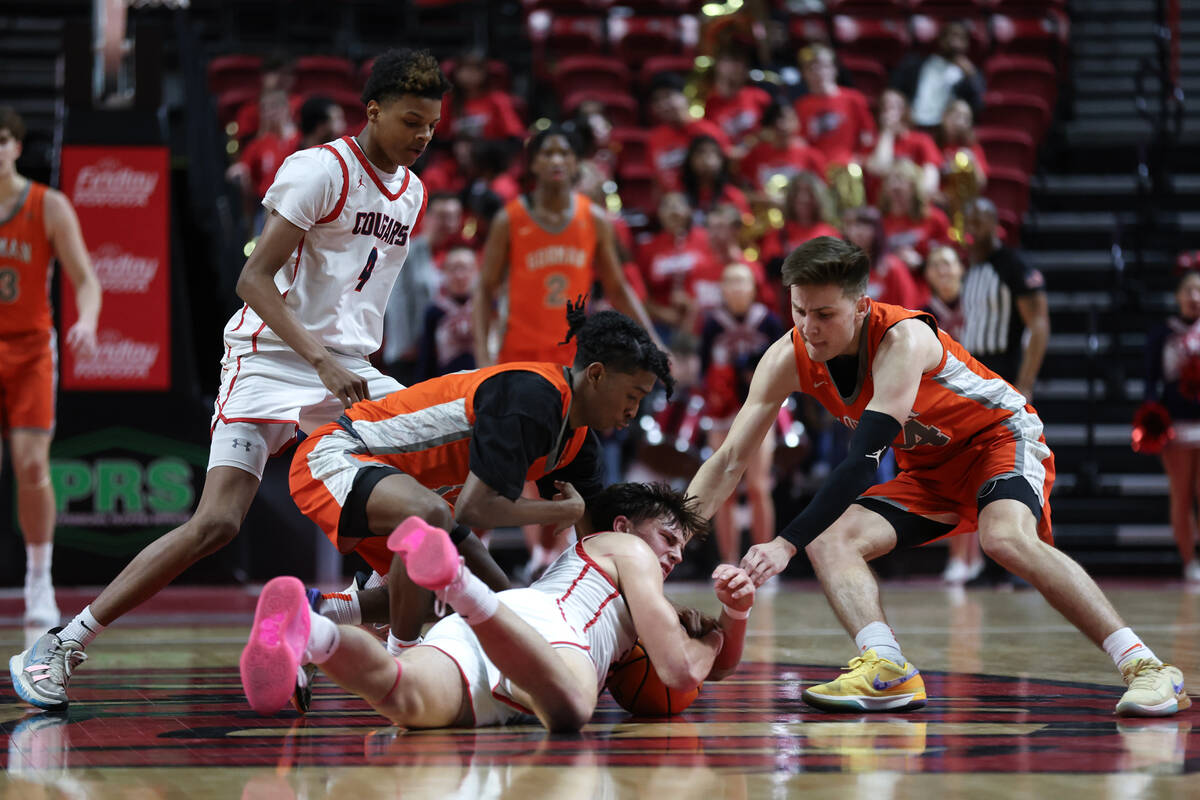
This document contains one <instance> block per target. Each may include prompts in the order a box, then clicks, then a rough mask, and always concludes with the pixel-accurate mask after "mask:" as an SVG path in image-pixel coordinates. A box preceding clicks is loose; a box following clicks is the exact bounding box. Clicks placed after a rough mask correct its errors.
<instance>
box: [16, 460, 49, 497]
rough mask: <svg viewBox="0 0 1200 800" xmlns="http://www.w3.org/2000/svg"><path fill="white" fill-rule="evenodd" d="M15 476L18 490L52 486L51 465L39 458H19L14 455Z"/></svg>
mask: <svg viewBox="0 0 1200 800" xmlns="http://www.w3.org/2000/svg"><path fill="white" fill-rule="evenodd" d="M13 476H14V477H15V478H16V480H17V488H18V489H37V488H39V487H41V486H49V485H50V464H49V462H48V461H47V460H46V459H44V458H40V457H37V456H18V455H17V454H16V453H13Z"/></svg>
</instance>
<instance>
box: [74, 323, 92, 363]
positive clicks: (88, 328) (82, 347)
mask: <svg viewBox="0 0 1200 800" xmlns="http://www.w3.org/2000/svg"><path fill="white" fill-rule="evenodd" d="M67 346H68V347H70V348H71V350H72V351H73V352H74V353H75V355H76V356H79V357H82V358H91V357H92V356H93V355H95V354H96V326H95V325H87V324H85V323H84V322H83V321H82V320H80V321H79V322H76V323H75V324H74V325H72V326H71V329H70V330H69V331H67Z"/></svg>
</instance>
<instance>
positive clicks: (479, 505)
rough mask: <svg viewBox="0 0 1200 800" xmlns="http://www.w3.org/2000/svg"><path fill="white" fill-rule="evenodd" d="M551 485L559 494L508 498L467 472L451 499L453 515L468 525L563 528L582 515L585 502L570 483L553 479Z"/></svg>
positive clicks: (480, 526) (472, 473)
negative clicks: (455, 496) (461, 485)
mask: <svg viewBox="0 0 1200 800" xmlns="http://www.w3.org/2000/svg"><path fill="white" fill-rule="evenodd" d="M554 485H555V486H556V487H557V488H558V494H556V495H555V496H554V498H553V499H551V500H542V499H541V498H537V499H534V498H529V497H518V498H517V499H516V500H509V499H508V498H507V497H505V496H504V495H502V494H500V493H499V492H497V491H496V490H495V489H493V488H492V487H490V486H488V485H487V484H486V483H484V482H483V481H482V480H481V479H480V478H479V476H478V475H476V474H475V473H474V472H470V473H468V474H467V480H466V482H464V483H463V488H462V491H461V492H460V493H459V495H458V499H457V500H456V501H455V502H454V518H455V520H456V521H457V522H458V524H460V525H466V526H467V527H468V528H495V527H497V526H517V525H554V526H555V527H556V529H557V530H564V529H566V528H569V527H570V526H571V525H574V524H575V522H576V520H578V519H579V518H580V517H581V516H582V515H583V511H584V502H583V498H582V497H581V496H580V494H579V492H577V491H575V487H574V486H572V485H571V484H569V483H567V482H565V481H555V482H554Z"/></svg>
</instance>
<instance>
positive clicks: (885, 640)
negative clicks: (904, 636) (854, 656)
mask: <svg viewBox="0 0 1200 800" xmlns="http://www.w3.org/2000/svg"><path fill="white" fill-rule="evenodd" d="M854 643H855V644H856V645H858V652H860V653H865V652H866V651H868V650H874V651H875V655H877V656H879V657H880V658H886V659H887V660H888V661H891V662H893V663H894V664H896V665H897V666H901V667H903V666H904V663H905V662H904V654H903V653H901V652H900V643H899V642H897V641H896V634H895V633H893V632H892V629H891V628H890V627H888V624H887V623H886V622H872V623H871V624H870V625H867V626H866V627H865V628H863V629H862V630H861V631H859V632H858V633H856V634H854Z"/></svg>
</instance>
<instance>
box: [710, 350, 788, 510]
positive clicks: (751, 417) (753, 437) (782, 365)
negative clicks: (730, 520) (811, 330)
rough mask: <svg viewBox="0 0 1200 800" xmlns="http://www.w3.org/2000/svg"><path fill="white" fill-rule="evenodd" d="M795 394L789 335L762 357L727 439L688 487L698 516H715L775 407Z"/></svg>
mask: <svg viewBox="0 0 1200 800" xmlns="http://www.w3.org/2000/svg"><path fill="white" fill-rule="evenodd" d="M798 391H800V379H799V378H798V377H797V376H796V367H795V364H794V360H793V355H792V340H791V332H790V331H789V332H788V333H786V334H784V335H783V336H782V337H780V338H779V340H778V341H776V342H775V344H773V345H771V347H770V348H768V350H767V352H766V353H765V354H764V355H763V357H762V360H761V361H760V362H759V364H758V367H757V368H756V369H755V370H754V378H753V379H752V380H751V382H750V391H749V394H748V395H747V397H746V403H745V404H744V405H743V406H742V407H741V409H740V410H739V411H738V413H737V417H735V418H734V420H733V427H731V428H730V430H729V436H728V437H726V439H725V441H724V442H723V443H722V444H721V446H720V447H719V448H718V449H717V452H715V453H713V454H712V455H711V456H709V458H708V460H707V461H705V462H704V464H702V465H701V467H700V469H699V470H698V471H697V472H696V475H695V477H693V478H692V482H691V483H690V484H688V490H687V493H688V494H689V495H691V496H692V497H695V498H696V499H697V502H698V503H699V510H700V514H701V516H704V517H712V516H713V515H714V514H715V513H717V509H718V508H720V507H721V504H722V503H724V502H725V500H726V499H727V498H728V497H729V495H730V494H731V493H732V492H733V490H734V489H735V488H736V487H737V485H738V481H740V480H741V479H742V473H743V472H745V471H746V463H747V462H748V460H749V459H750V457H751V456H752V455H753V454H754V453H755V451H756V450H758V447H759V445H760V444H762V441H763V439H764V438H766V436H767V434H768V433H770V431H771V426H772V425H774V424H775V419H776V418H777V417H778V416H779V407H780V406H781V405H783V402H784V401H785V400H787V398H788V395H790V394H791V393H792V392H798Z"/></svg>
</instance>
